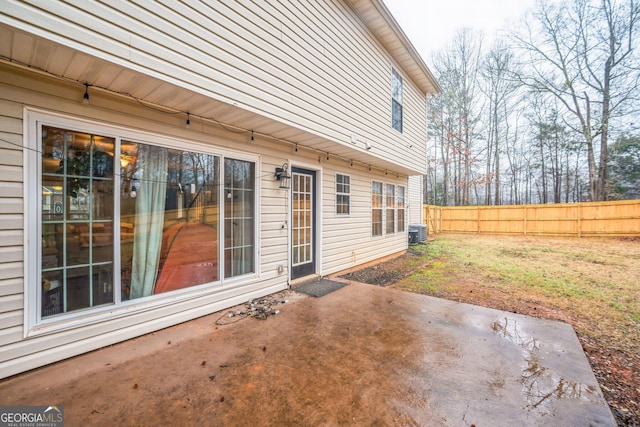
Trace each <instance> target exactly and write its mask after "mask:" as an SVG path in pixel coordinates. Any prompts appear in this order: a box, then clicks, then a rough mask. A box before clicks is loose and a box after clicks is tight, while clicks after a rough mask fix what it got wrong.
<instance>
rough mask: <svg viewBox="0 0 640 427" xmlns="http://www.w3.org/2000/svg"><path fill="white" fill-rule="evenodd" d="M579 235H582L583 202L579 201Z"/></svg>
mask: <svg viewBox="0 0 640 427" xmlns="http://www.w3.org/2000/svg"><path fill="white" fill-rule="evenodd" d="M578 237H582V203H578Z"/></svg>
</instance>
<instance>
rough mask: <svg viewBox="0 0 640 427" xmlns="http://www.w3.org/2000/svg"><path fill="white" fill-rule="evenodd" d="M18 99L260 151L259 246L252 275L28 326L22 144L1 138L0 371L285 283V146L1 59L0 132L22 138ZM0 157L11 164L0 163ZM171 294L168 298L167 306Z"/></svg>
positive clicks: (219, 147)
mask: <svg viewBox="0 0 640 427" xmlns="http://www.w3.org/2000/svg"><path fill="white" fill-rule="evenodd" d="M71 87H72V88H73V87H74V86H71ZM25 104H26V105H28V106H29V107H35V108H40V109H44V110H46V111H51V112H64V113H65V116H66V117H70V118H73V117H78V118H81V119H82V118H85V119H90V120H94V121H96V122H97V123H115V124H118V125H119V126H123V127H126V128H131V129H138V130H141V131H143V132H144V131H146V132H151V133H152V134H158V135H162V136H165V137H174V138H176V139H177V140H181V141H189V142H190V143H191V144H193V146H194V147H196V146H199V147H201V148H202V147H204V149H205V150H207V147H213V148H212V149H211V150H212V151H211V152H213V153H220V152H222V153H224V154H226V155H230V156H234V155H235V154H236V153H237V157H240V158H242V156H243V155H245V156H246V155H251V156H258V157H257V158H256V162H257V163H256V175H257V176H258V177H259V192H258V194H259V196H260V199H258V200H256V204H257V205H258V208H257V213H256V214H257V215H258V224H259V226H260V228H259V229H258V239H257V241H256V243H257V244H259V247H258V253H259V255H258V258H257V259H258V263H259V264H258V263H257V270H258V271H259V275H256V276H255V277H250V278H248V279H240V280H236V281H233V282H227V283H225V284H223V285H218V286H213V287H212V288H208V289H205V290H202V291H196V292H194V294H192V295H190V296H189V297H188V298H184V299H182V300H180V298H173V297H170V298H167V299H166V300H165V304H163V305H162V306H160V305H153V304H151V305H150V306H147V307H146V308H145V309H144V310H141V311H137V312H136V311H135V310H129V311H131V312H132V313H125V312H124V311H122V312H119V313H117V314H116V315H110V314H108V313H107V314H105V313H103V314H100V315H98V316H93V317H92V318H91V320H89V319H86V320H84V321H83V322H84V323H82V324H77V325H76V326H74V327H72V328H70V327H62V326H56V327H53V328H50V329H49V330H47V331H40V332H38V331H35V333H34V331H27V330H26V329H25V325H23V323H24V321H23V319H24V311H23V310H24V307H25V301H24V298H25V296H24V295H23V293H24V264H23V257H24V251H23V244H24V241H25V232H26V233H28V231H25V230H24V226H25V224H24V219H23V214H24V213H23V200H22V198H23V190H22V188H23V185H25V183H23V167H22V153H23V150H22V149H21V148H20V147H14V146H12V145H7V144H4V145H1V146H0V171H7V170H10V171H13V172H15V173H12V174H5V175H3V177H4V178H3V179H2V180H0V373H1V374H0V376H1V377H4V376H9V375H13V374H16V373H19V372H22V371H25V370H28V369H31V368H35V367H37V366H41V365H43V364H46V363H51V362H53V361H56V360H60V359H62V358H66V357H69V356H73V355H76V354H79V353H82V352H86V351H90V350H92V349H96V348H100V347H103V346H105V345H109V344H112V343H115V342H118V341H122V340H124V339H128V338H131V337H134V336H138V335H142V334H144V333H148V332H151V331H154V330H158V329H160V328H163V327H167V326H170V325H173V324H176V323H179V322H183V321H186V320H189V319H192V318H195V317H198V316H202V315H206V314H209V313H212V312H215V311H216V310H221V309H224V308H227V307H229V306H232V305H235V304H240V303H243V302H246V301H247V300H248V299H249V298H256V297H258V296H263V295H265V294H269V293H272V292H276V291H278V290H282V289H285V288H286V287H287V272H286V269H285V272H284V274H278V272H277V267H278V265H281V264H284V265H285V267H286V247H287V246H286V245H287V233H286V230H282V229H281V225H282V223H283V221H284V220H285V219H286V213H285V211H284V206H283V200H284V197H285V194H286V192H284V191H283V190H279V189H278V188H277V186H278V184H277V183H276V182H275V181H274V180H273V178H272V176H273V171H274V169H275V167H276V166H280V165H282V163H283V162H284V161H286V159H287V157H288V155H289V151H287V150H285V149H284V147H283V146H282V145H281V144H280V145H278V144H276V143H274V142H270V141H258V140H256V141H254V142H253V143H252V144H248V143H247V141H246V138H244V136H243V135H237V134H233V133H229V132H226V131H224V130H223V129H221V128H220V127H214V126H210V127H208V128H206V130H207V132H206V133H205V132H200V131H198V130H195V129H186V128H185V127H184V121H183V120H180V119H174V118H173V117H172V116H170V115H166V114H163V113H160V112H157V111H155V110H152V109H148V108H143V107H141V106H140V105H139V104H137V103H134V102H131V101H129V100H124V99H119V98H114V97H112V96H108V95H104V94H101V93H95V94H93V95H92V98H91V104H90V105H88V106H86V105H83V104H82V103H81V102H79V101H78V99H77V91H73V90H69V87H68V86H67V84H66V83H64V82H62V81H59V80H51V79H49V78H43V77H39V76H37V75H35V74H32V73H28V72H24V71H20V70H18V69H12V68H11V67H10V66H7V65H0V117H2V121H3V123H4V124H5V125H4V127H3V128H2V132H3V136H2V139H7V140H11V141H12V142H15V143H18V144H19V145H23V135H22V132H23V131H22V129H23V128H22V116H23V114H24V112H23V106H24V105H25ZM9 131H10V132H9ZM14 132H18V133H17V134H16V133H14ZM7 135H8V136H7ZM230 150H233V151H230ZM13 151H15V152H17V153H20V155H19V156H17V157H16V156H15V155H14V153H10V152H13ZM8 152H9V153H8ZM7 153H8V154H7ZM7 161H9V162H10V163H11V164H10V165H5V163H7ZM32 172H33V173H35V171H32ZM28 176H29V177H30V176H35V175H33V174H28ZM33 197H37V195H34V196H31V198H30V200H32V199H33ZM5 201H6V202H7V203H4V202H5ZM6 212H8V213H6ZM36 216H37V215H36ZM27 226H29V225H27ZM29 262H30V265H31V267H29V268H37V266H36V265H35V264H34V263H35V262H36V261H35V260H29ZM29 286H34V284H29ZM35 286H37V284H36V285H35ZM33 291H37V290H33ZM169 301H173V302H172V303H171V304H166V303H167V302H169ZM33 309H37V308H36V307H33ZM45 329H46V328H45ZM24 334H29V335H30V337H29V338H28V339H24V338H23V336H24Z"/></svg>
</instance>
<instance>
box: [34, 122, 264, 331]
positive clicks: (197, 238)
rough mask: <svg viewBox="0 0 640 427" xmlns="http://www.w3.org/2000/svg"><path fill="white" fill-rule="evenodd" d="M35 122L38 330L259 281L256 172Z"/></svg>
mask: <svg viewBox="0 0 640 427" xmlns="http://www.w3.org/2000/svg"><path fill="white" fill-rule="evenodd" d="M29 121H30V126H32V127H31V129H33V132H34V133H35V135H36V141H37V142H36V141H30V145H31V146H32V147H33V149H34V150H35V151H36V152H37V154H35V155H33V156H30V160H29V164H28V168H29V170H30V171H37V174H36V175H35V176H36V178H35V179H37V184H35V183H34V185H31V184H30V186H31V188H32V189H33V191H32V197H33V200H32V201H31V202H33V204H32V206H37V208H36V209H37V212H36V213H35V214H34V216H33V218H34V219H36V218H37V221H36V222H37V224H34V227H32V228H31V229H29V230H28V233H29V236H30V238H29V241H32V242H36V247H35V248H34V249H33V252H30V253H31V254H32V256H34V257H37V258H38V261H37V264H36V265H39V268H38V269H37V271H36V272H34V274H33V276H31V277H29V283H30V286H32V287H33V289H34V290H35V293H33V294H32V295H34V296H33V299H30V301H29V304H36V307H37V309H36V310H32V312H33V313H36V314H33V317H32V318H31V319H30V323H31V324H32V326H33V325H35V324H39V323H41V322H43V321H47V322H51V321H55V320H56V319H58V318H66V316H69V315H71V314H73V315H74V316H77V315H80V314H82V313H83V312H89V313H93V312H94V311H95V310H101V309H103V308H104V309H108V310H111V309H112V307H113V306H114V305H115V306H119V305H121V304H127V303H128V302H129V301H135V300H138V299H140V298H150V299H151V300H152V299H153V298H154V297H157V296H159V295H161V294H163V293H167V292H173V291H176V292H180V291H186V289H187V288H190V287H194V286H200V285H202V286H204V285H213V284H216V283H220V282H221V281H222V280H223V279H222V277H223V276H224V278H230V277H234V276H240V275H246V274H249V273H255V272H256V261H255V258H256V256H255V253H256V233H255V229H256V214H255V212H256V194H255V188H256V176H255V169H256V164H255V162H254V161H251V160H238V159H234V158H228V157H226V158H225V156H223V155H221V154H213V153H207V152H202V151H194V150H192V149H187V148H186V147H187V146H188V145H187V144H186V143H183V142H181V141H174V140H167V139H165V138H163V137H162V136H158V137H157V138H155V137H153V136H149V135H148V134H143V135H138V134H137V133H136V132H135V131H128V130H123V129H121V128H116V127H110V126H108V125H101V124H97V123H95V124H94V123H87V122H84V121H82V122H77V123H76V122H75V121H74V120H71V119H63V118H58V117H51V118H49V117H48V116H46V115H44V114H40V113H36V114H33V115H32V116H31V118H29ZM158 141H161V142H158ZM221 181H222V183H221ZM223 194H224V196H223ZM223 230H224V233H222V231H223ZM223 234H224V235H223Z"/></svg>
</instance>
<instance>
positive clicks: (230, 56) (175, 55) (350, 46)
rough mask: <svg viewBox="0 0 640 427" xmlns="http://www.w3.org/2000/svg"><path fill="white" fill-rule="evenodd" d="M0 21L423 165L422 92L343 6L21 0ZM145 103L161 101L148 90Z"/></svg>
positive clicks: (392, 157)
mask: <svg viewBox="0 0 640 427" xmlns="http://www.w3.org/2000/svg"><path fill="white" fill-rule="evenodd" d="M0 16H1V17H2V20H3V21H5V22H8V23H9V24H10V25H14V26H16V27H18V28H22V29H25V30H27V31H31V32H34V33H37V34H40V35H42V36H43V37H45V38H48V39H51V40H53V41H57V42H59V43H62V44H64V45H67V46H70V47H72V48H74V49H77V50H79V51H81V52H84V53H88V54H90V55H94V56H96V57H98V58H101V59H105V60H107V61H110V62H113V63H115V64H118V65H121V66H124V67H126V68H130V69H133V70H136V71H140V72H142V73H144V74H148V75H150V76H153V77H156V78H159V79H161V80H163V81H167V82H170V83H172V84H175V85H176V86H177V87H182V88H186V89H189V90H193V91H195V92H197V93H200V94H204V95H206V96H209V97H211V98H213V99H217V100H220V101H223V102H227V103H235V104H237V105H238V106H239V107H240V108H244V109H247V110H250V111H254V112H257V113H259V114H261V115H263V116H266V117H269V118H273V119H275V120H278V121H280V122H282V123H285V124H290V125H293V126H295V127H298V128H301V129H305V130H307V131H309V132H311V133H313V134H316V135H319V136H323V137H326V138H327V139H328V140H329V141H333V142H338V143H340V144H344V145H347V146H349V136H350V135H351V134H352V133H353V134H356V135H358V137H359V138H360V139H361V140H363V141H364V140H369V141H371V142H372V144H373V146H374V149H372V150H371V153H370V154H371V155H374V156H378V157H380V158H385V159H388V160H389V161H391V162H394V163H397V164H399V165H403V166H407V167H410V168H412V169H414V170H416V171H417V172H423V171H424V167H425V166H424V150H423V149H421V148H420V147H421V146H424V144H425V137H424V136H425V123H424V117H425V116H424V113H425V105H424V104H425V99H424V95H423V94H422V93H420V91H419V90H418V89H417V88H416V86H415V85H414V84H413V83H412V82H411V80H410V79H409V78H408V77H407V75H406V74H405V73H403V72H402V71H401V70H400V69H399V67H398V66H397V64H394V63H393V61H391V59H390V56H389V55H388V54H387V52H385V50H384V49H383V48H382V46H381V45H380V43H379V42H378V41H377V40H376V39H375V38H374V36H373V35H372V34H371V32H370V31H369V30H368V29H367V28H366V27H365V26H364V24H363V23H362V22H361V21H360V19H359V18H358V17H357V16H356V15H355V14H354V13H353V11H352V10H351V9H350V8H349V7H348V6H347V5H346V4H344V3H342V2H340V1H336V2H334V1H328V0H318V1H312V2H307V1H304V2H290V1H285V0H282V1H276V0H273V1H270V2H266V1H265V2H263V1H256V2H209V3H206V4H203V3H199V2H197V3H196V2H194V1H190V2H185V3H179V2H172V1H164V2H154V3H142V4H141V5H140V4H133V3H129V2H109V3H104V4H103V3H87V2H84V1H80V0H75V1H72V2H69V3H47V10H43V9H41V8H39V7H34V6H31V5H29V4H27V2H19V3H16V4H11V5H10V6H8V7H5V8H3V10H2V11H0ZM19 16H29V20H28V21H27V20H21V19H20V18H19ZM61 23H64V25H61ZM54 28H55V30H53V29H54ZM54 31H55V32H54ZM17 59H20V58H17ZM24 59H25V62H26V60H27V59H28V58H24ZM392 67H395V68H396V69H398V70H399V71H400V72H401V74H402V77H403V82H404V104H403V111H404V118H403V122H404V123H403V126H404V132H403V133H402V134H400V133H398V132H396V131H394V130H393V129H392V128H391V101H390V80H391V68H392ZM109 83H110V84H114V85H115V84H116V83H117V82H116V81H113V82H109ZM120 90H126V87H123V88H121V89H120ZM148 98H149V99H150V100H152V101H154V102H158V103H161V101H162V100H161V99H154V95H153V94H152V93H151V94H149V96H148ZM410 145H412V146H413V147H412V148H409V146H410Z"/></svg>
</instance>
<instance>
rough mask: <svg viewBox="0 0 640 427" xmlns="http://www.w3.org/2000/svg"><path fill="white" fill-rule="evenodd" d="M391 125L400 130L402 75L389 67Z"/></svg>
mask: <svg viewBox="0 0 640 427" xmlns="http://www.w3.org/2000/svg"><path fill="white" fill-rule="evenodd" d="M391 126H392V127H393V128H394V129H395V130H397V131H398V132H402V77H400V74H398V72H397V71H396V70H395V68H394V69H391Z"/></svg>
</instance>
